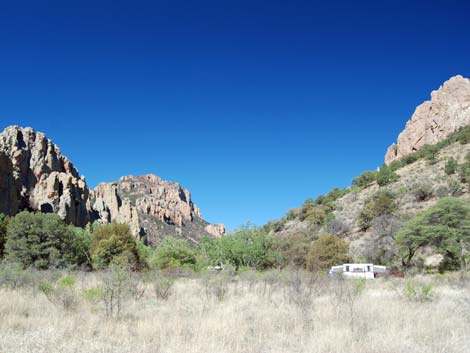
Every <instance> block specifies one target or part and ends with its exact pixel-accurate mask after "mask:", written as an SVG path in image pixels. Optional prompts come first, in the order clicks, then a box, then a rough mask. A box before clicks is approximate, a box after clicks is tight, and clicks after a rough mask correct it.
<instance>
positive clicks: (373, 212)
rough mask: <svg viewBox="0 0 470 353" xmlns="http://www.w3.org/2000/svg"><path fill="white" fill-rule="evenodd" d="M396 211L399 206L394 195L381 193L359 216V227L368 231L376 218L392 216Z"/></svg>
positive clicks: (372, 198)
mask: <svg viewBox="0 0 470 353" xmlns="http://www.w3.org/2000/svg"><path fill="white" fill-rule="evenodd" d="M396 209H397V204H396V202H395V197H394V195H393V194H392V193H391V192H388V191H379V192H377V193H376V194H375V195H374V196H372V197H371V198H370V199H369V200H368V201H367V202H366V204H365V205H364V208H363V209H362V211H361V213H360V214H359V226H360V227H361V229H363V230H367V229H369V227H370V226H371V223H372V221H373V220H374V219H375V218H377V217H379V216H385V215H392V214H393V213H394V212H395V211H396Z"/></svg>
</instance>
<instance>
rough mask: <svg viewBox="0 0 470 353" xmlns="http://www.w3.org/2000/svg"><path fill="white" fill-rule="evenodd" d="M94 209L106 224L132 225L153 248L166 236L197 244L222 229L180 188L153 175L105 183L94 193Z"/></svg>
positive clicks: (136, 232) (178, 185)
mask: <svg viewBox="0 0 470 353" xmlns="http://www.w3.org/2000/svg"><path fill="white" fill-rule="evenodd" d="M93 198H94V203H93V209H94V210H96V212H97V213H98V217H99V218H100V219H101V220H102V221H103V222H111V221H117V222H123V223H128V224H130V225H131V228H132V230H133V232H134V234H139V235H140V236H141V237H145V239H146V240H147V241H148V242H149V243H150V244H156V243H158V241H159V240H160V239H161V238H163V237H165V236H181V237H185V238H187V239H189V240H190V241H193V242H197V241H198V240H199V239H200V238H201V237H202V236H204V235H213V236H220V235H223V234H224V233H225V228H224V227H223V225H214V224H209V223H207V222H206V221H204V220H203V219H202V215H201V211H200V210H199V208H197V206H196V205H194V203H193V202H192V200H191V194H190V193H189V191H188V190H187V189H185V188H183V187H182V186H181V185H180V184H178V183H175V182H171V181H165V180H163V179H161V178H160V177H158V176H157V175H154V174H149V175H144V176H125V177H122V178H121V179H119V181H117V182H113V183H102V184H100V185H98V186H97V187H96V188H95V190H94V191H93Z"/></svg>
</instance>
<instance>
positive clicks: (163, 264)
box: [150, 237, 197, 269]
mask: <svg viewBox="0 0 470 353" xmlns="http://www.w3.org/2000/svg"><path fill="white" fill-rule="evenodd" d="M150 262H151V264H152V265H155V266H157V267H158V268H160V269H167V268H181V267H187V268H192V269H195V268H196V265H197V252H196V249H195V248H194V247H191V246H190V245H189V243H188V242H187V241H186V240H183V239H176V238H171V237H169V238H165V239H163V240H162V242H161V243H160V244H158V246H157V248H156V249H155V253H154V254H153V256H152V259H151V261H150Z"/></svg>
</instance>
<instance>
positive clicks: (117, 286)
mask: <svg viewBox="0 0 470 353" xmlns="http://www.w3.org/2000/svg"><path fill="white" fill-rule="evenodd" d="M131 276H132V273H131V271H129V270H128V269H126V268H124V267H122V266H119V265H111V266H110V267H109V268H108V269H107V270H105V271H103V272H101V273H100V278H101V289H102V297H101V299H102V301H103V304H104V307H105V312H106V316H109V317H111V316H116V317H118V316H120V315H121V312H122V310H123V308H124V306H125V305H126V303H127V302H128V300H129V299H130V298H132V297H133V294H135V290H134V288H135V286H134V284H133V283H132V278H131Z"/></svg>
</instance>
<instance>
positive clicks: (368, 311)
mask: <svg viewBox="0 0 470 353" xmlns="http://www.w3.org/2000/svg"><path fill="white" fill-rule="evenodd" d="M468 293H470V279H469V278H468V275H465V274H460V275H459V274H448V275H445V276H444V275H433V276H426V277H422V276H416V277H412V278H408V279H406V280H405V279H394V278H388V279H387V278H381V279H378V280H376V281H369V282H367V283H366V282H364V281H351V280H341V279H340V278H336V279H328V278H327V277H326V276H323V275H319V274H313V273H311V272H304V271H297V270H270V271H265V272H256V271H253V270H246V271H241V272H235V271H224V272H220V273H210V274H209V273H194V272H191V271H188V270H186V271H180V272H178V273H175V272H165V271H163V272H162V271H150V272H145V273H142V272H134V271H130V270H127V269H123V268H121V267H116V266H111V267H110V268H108V269H107V270H103V271H95V272H91V273H85V272H76V271H72V272H70V271H59V270H54V271H53V270H47V271H39V270H35V269H31V268H30V269H27V270H23V269H21V268H20V267H18V266H17V265H12V264H4V265H2V266H1V267H0V315H1V318H2V319H1V320H0V333H1V339H0V351H2V352H18V353H23V352H25V353H26V352H28V353H29V352H39V353H40V352H48V353H49V352H65V353H66V352H77V351H80V352H83V351H86V352H90V353H93V352H100V353H105V352H137V353H143V352H230V353H236V352H279V351H283V352H358V353H361V352H370V353H376V352H387V353H388V352H394V353H400V352H418V353H419V352H423V353H424V352H427V353H429V352H444V351H445V352H461V353H464V352H469V350H470V343H469V342H470V333H469V330H468V325H469V323H470V321H469V320H470V297H469V294H468ZM457 308H458V310H457ZM450 313H452V314H450Z"/></svg>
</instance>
